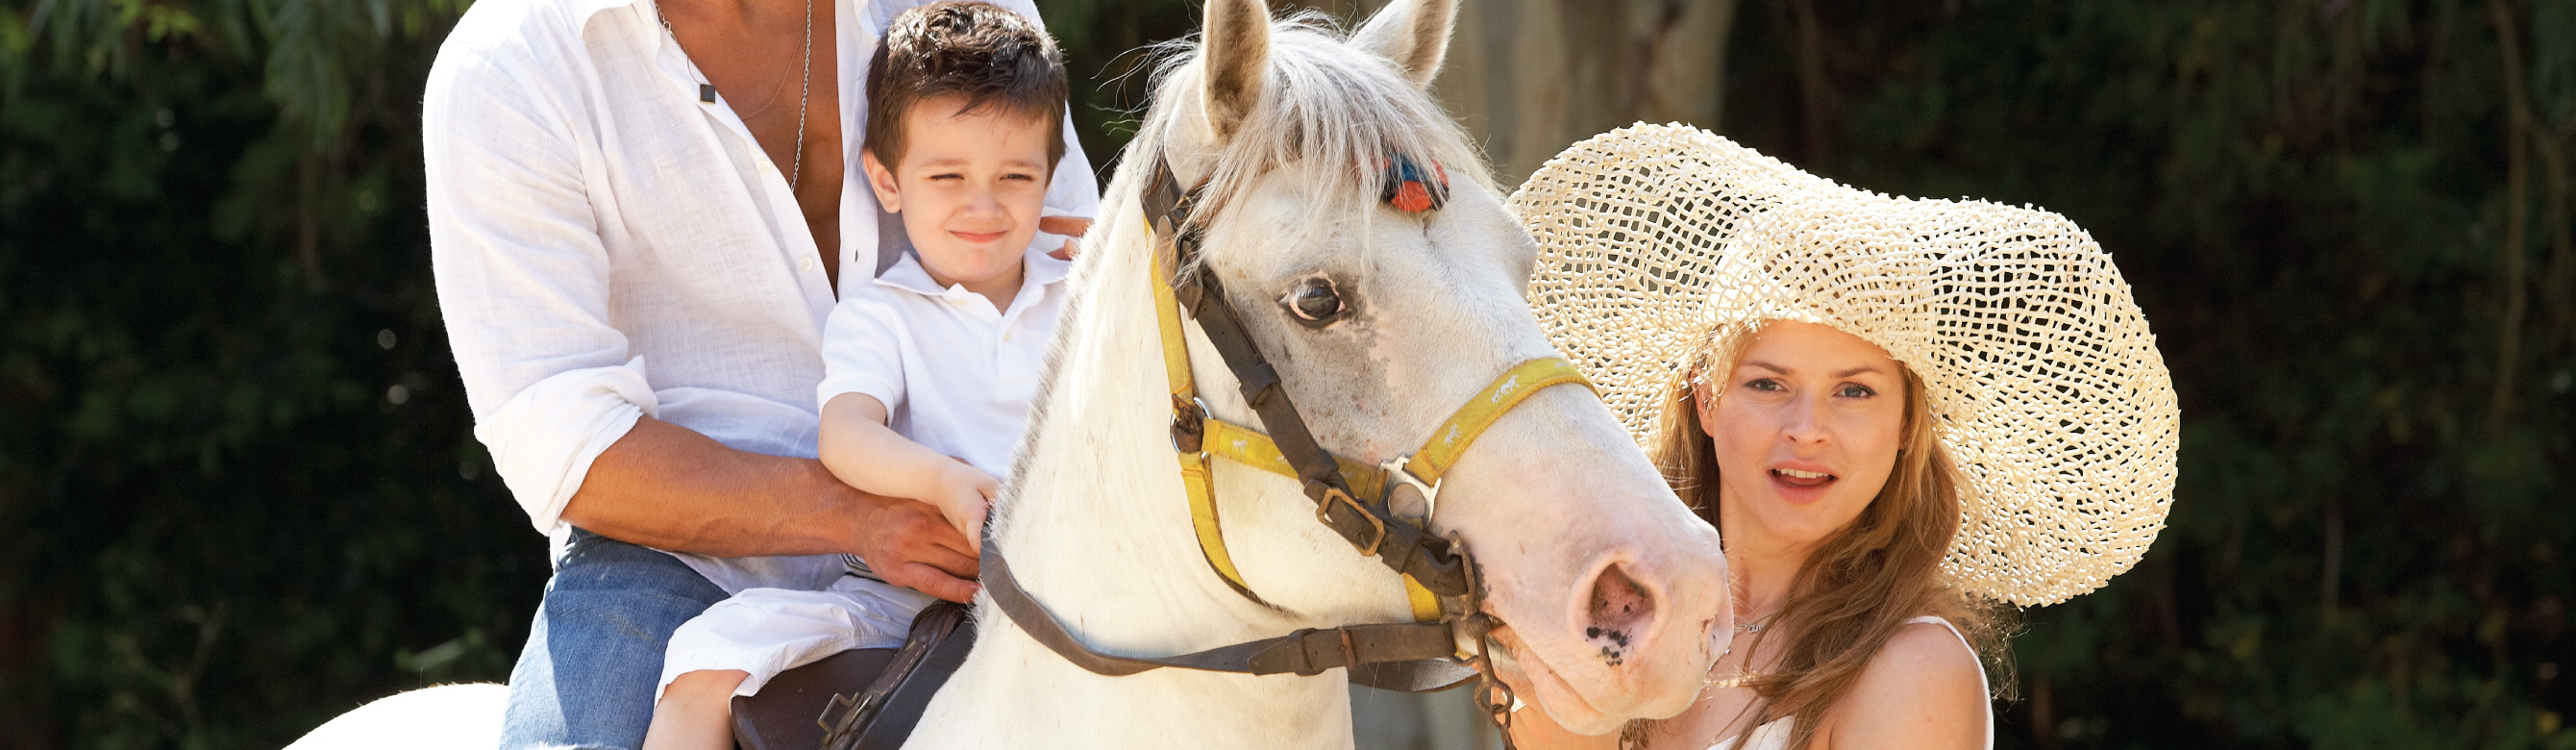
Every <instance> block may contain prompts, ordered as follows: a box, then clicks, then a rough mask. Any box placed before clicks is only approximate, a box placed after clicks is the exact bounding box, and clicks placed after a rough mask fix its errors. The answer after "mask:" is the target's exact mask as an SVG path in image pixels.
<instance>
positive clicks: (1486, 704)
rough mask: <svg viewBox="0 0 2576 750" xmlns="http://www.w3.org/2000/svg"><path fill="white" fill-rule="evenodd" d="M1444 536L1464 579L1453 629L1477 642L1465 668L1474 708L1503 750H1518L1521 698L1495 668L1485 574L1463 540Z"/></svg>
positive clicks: (1495, 622) (1493, 623) (1453, 534)
mask: <svg viewBox="0 0 2576 750" xmlns="http://www.w3.org/2000/svg"><path fill="white" fill-rule="evenodd" d="M1445 536H1446V537H1447V538H1448V540H1449V547H1450V549H1451V550H1453V551H1454V554H1456V555H1457V556H1458V563H1459V567H1460V568H1463V569H1464V571H1463V572H1464V573H1465V574H1466V577H1467V595H1466V596H1465V597H1462V601H1461V604H1463V605H1465V606H1462V607H1460V608H1459V612H1458V614H1457V615H1456V624H1455V627H1457V628H1458V629H1460V630H1463V631H1465V632H1466V635H1467V636H1468V638H1469V639H1470V640H1473V641H1475V643H1476V655H1475V656H1473V657H1470V658H1469V659H1468V660H1467V665H1468V666H1470V667H1474V668H1475V670H1476V705H1477V706H1478V707H1480V708H1483V709H1484V710H1485V719H1486V720H1488V721H1492V722H1493V723H1494V729H1495V730H1496V731H1499V732H1501V733H1502V735H1503V750H1519V748H1520V745H1519V744H1518V743H1515V742H1513V741H1512V710H1513V706H1515V705H1517V704H1519V703H1520V698H1519V697H1517V696H1514V695H1512V686H1511V685H1509V684H1506V683H1504V682H1503V678H1502V673H1501V671H1500V668H1499V667H1496V666H1494V652H1495V647H1494V635H1493V634H1494V628H1496V627H1500V625H1501V623H1500V621H1498V620H1495V619H1494V616H1493V615H1489V614H1485V576H1484V571H1483V570H1481V569H1478V568H1477V567H1476V560H1475V558H1474V557H1471V556H1469V555H1468V553H1467V542H1466V540H1464V539H1461V538H1459V536H1458V533H1457V532H1455V531H1452V532H1449V533H1448V534H1447V535H1445Z"/></svg>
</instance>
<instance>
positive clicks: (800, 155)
mask: <svg viewBox="0 0 2576 750" xmlns="http://www.w3.org/2000/svg"><path fill="white" fill-rule="evenodd" d="M653 17H654V18H656V19H660V20H661V21H662V31H664V32H666V33H669V34H670V35H671V43H673V44H678V43H679V42H680V30H679V29H674V28H671V17H670V16H668V15H664V14H663V13H662V4H661V3H658V2H657V3H654V4H653ZM680 53H681V54H684V55H685V54H688V50H687V49H682V50H680ZM801 77H802V79H803V80H802V82H800V83H798V84H797V91H796V158H795V161H793V162H790V167H789V171H788V173H787V191H788V192H790V193H793V192H796V183H797V181H799V180H802V179H804V178H805V118H806V116H807V115H808V114H810V112H808V109H809V108H810V107H812V106H813V105H814V0H805V70H804V72H803V73H802V74H801Z"/></svg>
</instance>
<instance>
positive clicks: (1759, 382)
mask: <svg viewBox="0 0 2576 750" xmlns="http://www.w3.org/2000/svg"><path fill="white" fill-rule="evenodd" d="M1744 387H1746V388H1751V389H1753V390H1757V391H1785V390H1788V387H1787V386H1783V385H1781V384H1780V381H1777V380H1772V379H1770V378H1760V379H1756V380H1754V381H1753V382H1750V383H1745V384H1744Z"/></svg>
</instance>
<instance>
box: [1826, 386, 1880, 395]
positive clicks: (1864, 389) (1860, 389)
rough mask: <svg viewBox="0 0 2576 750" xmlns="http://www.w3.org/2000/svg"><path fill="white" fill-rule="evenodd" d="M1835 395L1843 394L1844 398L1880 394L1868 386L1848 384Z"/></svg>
mask: <svg viewBox="0 0 2576 750" xmlns="http://www.w3.org/2000/svg"><path fill="white" fill-rule="evenodd" d="M1834 395H1837V396H1841V397H1843V398H1869V397H1871V396H1876V395H1878V392H1877V391H1873V390H1870V389H1869V387H1868V386H1862V385H1846V386H1843V389H1842V390H1841V391H1839V392H1836V393H1835V394H1834Z"/></svg>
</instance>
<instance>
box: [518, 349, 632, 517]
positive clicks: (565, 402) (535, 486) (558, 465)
mask: <svg viewBox="0 0 2576 750" xmlns="http://www.w3.org/2000/svg"><path fill="white" fill-rule="evenodd" d="M660 406H661V400H660V398H659V397H657V396H655V395H654V393H653V386H652V385H651V384H650V383H648V382H646V380H645V379H644V358H643V357H636V358H634V359H630V360H627V361H626V364H624V365H617V366H611V367H593V368H587V369H580V370H569V371H565V372H559V373H555V374H554V375H551V376H548V377H546V379H544V380H539V381H537V382H536V383H535V384H533V385H530V386H528V387H527V388H525V389H522V390H520V391H519V393H518V394H517V395H514V396H511V397H510V400H509V401H506V402H503V403H502V404H501V406H500V408H498V409H494V410H492V413H491V414H490V415H489V416H487V417H485V418H483V419H482V420H479V421H477V422H476V423H475V425H474V438H475V439H477V440H481V441H483V446H484V447H485V448H487V449H490V450H491V451H492V465H493V467H494V468H495V469H496V470H498V471H499V472H500V473H501V481H502V483H504V484H506V485H508V486H509V487H510V494H511V495H512V496H514V497H516V498H518V500H519V507H520V508H522V509H524V510H526V511H527V512H528V521H529V523H530V524H532V525H534V526H535V527H536V529H537V532H538V533H542V534H548V535H552V534H554V533H555V532H556V531H557V530H558V529H559V528H560V527H561V526H562V525H563V510H564V505H566V504H568V503H570V502H572V496H573V493H576V492H579V491H580V490H581V482H582V479H583V478H585V477H587V476H589V474H590V464H591V462H592V461H594V460H597V459H598V458H599V454H601V453H604V452H607V451H608V446H610V445H614V444H616V443H617V440H618V439H619V438H623V437H625V436H626V432H627V431H628V430H632V429H634V428H635V421H636V420H638V419H642V418H644V417H645V416H647V415H651V414H653V413H655V412H656V411H657V410H658V409H659V408H660Z"/></svg>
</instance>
